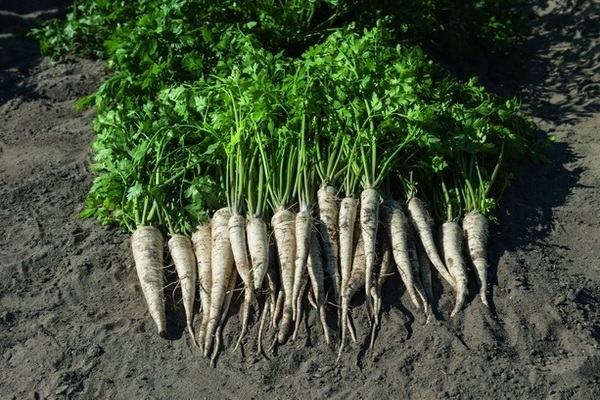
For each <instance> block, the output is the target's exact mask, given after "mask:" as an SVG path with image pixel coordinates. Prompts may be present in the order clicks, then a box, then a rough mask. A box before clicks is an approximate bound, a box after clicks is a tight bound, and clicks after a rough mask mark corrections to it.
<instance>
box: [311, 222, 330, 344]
mask: <svg viewBox="0 0 600 400" xmlns="http://www.w3.org/2000/svg"><path fill="white" fill-rule="evenodd" d="M307 269H308V276H309V277H310V283H311V288H312V294H313V297H314V298H315V309H316V310H317V319H318V320H319V321H321V326H322V327H323V335H325V342H326V343H327V344H329V327H328V326H327V318H326V315H325V277H324V272H323V259H322V252H321V243H319V238H318V237H317V229H316V227H315V226H313V227H312V228H311V233H310V251H309V255H308V262H307Z"/></svg>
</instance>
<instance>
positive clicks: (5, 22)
mask: <svg viewBox="0 0 600 400" xmlns="http://www.w3.org/2000/svg"><path fill="white" fill-rule="evenodd" d="M12 3H15V2H12ZM69 3H70V2H69V1H65V0H62V1H60V0H46V1H36V2H20V3H18V4H17V3H15V4H13V5H10V6H6V5H3V7H4V8H3V9H0V69H1V70H0V354H1V360H0V361H1V362H0V376H2V379H0V393H2V395H1V396H0V397H2V398H7V399H11V398H13V399H64V398H68V399H76V398H77V399H99V398H114V399H167V398H176V399H192V398H210V399H235V398H244V399H249V398H262V397H264V396H268V397H269V398H273V399H280V398H281V399H284V398H285V399H288V398H339V399H344V398H353V399H354V398H356V399H360V398H379V397H382V396H386V397H390V396H393V397H394V398H405V399H437V398H454V399H480V398H494V399H504V398H505V399H515V398H518V399H582V400H583V399H590V398H598V397H600V351H599V349H600V246H599V245H598V243H600V212H599V211H598V199H600V126H599V125H600V101H599V100H600V71H599V66H600V3H598V2H594V1H587V2H576V1H571V0H552V1H543V0H537V1H530V2H529V3H530V5H531V7H532V9H533V10H534V11H535V13H536V15H537V18H536V19H535V20H534V21H533V24H534V32H533V34H532V36H531V38H529V40H528V42H527V48H529V49H530V52H529V56H528V57H527V59H526V60H524V65H523V67H522V68H521V69H518V71H520V72H519V73H510V72H507V71H506V70H503V69H494V66H493V65H491V66H490V65H485V66H484V67H485V68H483V69H484V70H485V74H484V76H483V81H484V82H485V84H486V85H487V86H488V87H489V88H490V89H492V90H495V91H498V92H500V93H508V94H516V95H518V96H520V97H521V98H522V99H523V105H524V108H525V110H527V112H528V113H530V115H532V116H533V117H534V119H535V122H536V123H537V126H538V127H539V129H540V133H541V134H544V135H548V134H550V135H554V136H555V137H556V144H555V146H554V147H553V148H552V149H551V150H550V152H549V154H548V156H549V159H550V162H549V163H547V164H531V165H525V166H524V167H523V170H522V172H521V173H520V175H519V176H518V177H517V179H516V181H515V183H514V185H513V186H512V187H511V188H510V189H509V190H508V191H507V192H506V193H505V194H504V196H503V197H502V201H501V205H500V207H499V209H498V210H497V213H496V215H497V217H498V219H499V224H497V225H492V226H491V232H490V240H489V258H490V262H491V271H490V272H491V279H490V283H491V292H490V299H491V310H488V309H486V308H485V307H484V306H483V305H482V304H481V302H480V301H479V299H478V298H477V297H476V294H475V289H476V288H475V286H473V287H470V289H471V291H470V292H471V294H470V295H469V297H468V299H467V304H466V307H465V308H464V310H463V311H461V312H460V313H459V314H458V315H456V316H455V317H454V318H452V319H449V313H450V311H451V310H452V306H453V296H452V293H451V291H449V290H448V289H447V288H446V289H445V290H444V287H442V286H438V289H439V290H438V291H437V292H436V298H437V299H438V302H437V304H435V309H436V320H435V321H434V322H432V323H429V324H424V321H423V318H422V317H421V316H420V315H419V314H416V313H415V312H414V309H413V307H412V304H411V302H410V300H409V298H408V295H407V294H406V293H405V291H404V289H403V287H402V286H401V285H400V284H399V283H398V282H399V278H398V276H397V275H394V276H392V277H391V278H389V279H388V281H387V283H386V287H385V290H384V293H385V295H384V299H383V303H384V310H383V315H382V325H381V330H380V332H379V334H378V336H377V338H376V341H375V349H374V350H371V351H367V350H366V347H367V346H368V343H369V340H370V338H369V337H368V332H369V327H368V322H367V319H366V318H365V315H364V313H362V310H363V309H364V307H363V306H362V304H361V301H360V298H357V300H356V301H355V302H354V303H355V305H357V307H355V308H354V310H353V316H354V321H355V324H356V330H357V336H358V342H357V343H350V344H349V345H348V347H347V348H346V350H345V351H344V352H343V353H342V357H341V360H340V362H339V363H337V364H336V356H337V351H336V350H337V349H336V348H335V347H333V346H331V347H330V346H327V345H326V344H325V342H324V338H323V335H322V334H321V331H320V325H319V322H318V321H317V320H316V315H315V313H314V312H313V311H307V314H306V316H307V319H306V323H305V324H304V325H303V326H302V327H301V332H300V334H299V337H298V339H297V340H296V341H289V342H288V343H286V344H285V345H282V346H279V347H277V348H276V349H273V350H272V351H268V352H267V356H266V357H262V356H257V355H256V354H255V348H256V343H255V340H256V331H257V325H254V326H252V327H251V332H250V334H249V335H248V337H247V339H246V340H245V341H244V345H243V351H240V352H233V351H232V350H233V346H234V344H235V340H236V338H237V333H238V332H239V328H240V325H239V313H234V314H233V315H232V316H231V317H230V318H229V320H228V321H227V324H226V326H225V329H224V349H223V351H222V353H221V355H220V356H219V358H218V360H217V364H216V367H214V368H213V367H211V366H210V363H209V361H208V360H207V359H205V358H203V357H202V356H201V354H200V352H199V351H198V349H197V348H194V346H193V345H192V343H191V341H190V339H189V338H188V337H187V336H186V334H185V331H184V327H185V322H184V318H183V312H182V305H181V304H177V303H173V304H170V305H169V309H168V315H169V332H170V334H169V338H168V339H167V340H165V339H162V338H160V337H159V336H158V335H157V334H156V332H155V327H154V325H153V322H152V321H151V319H150V317H149V315H148V312H147V310H146V306H145V303H144V301H143V298H142V293H141V290H140V287H139V284H138V281H137V277H136V275H135V270H134V268H133V265H132V264H133V260H132V258H131V253H130V249H129V241H128V237H127V236H126V235H123V234H121V233H119V232H118V231H116V230H115V229H112V228H107V227H102V226H99V225H98V224H97V223H96V222H94V221H91V220H87V221H82V220H80V219H78V218H77V213H78V212H79V211H80V210H81V209H82V206H83V201H84V197H85V194H86V193H87V190H88V189H89V187H90V184H91V181H92V179H93V174H92V173H91V172H90V160H91V150H90V144H91V142H92V140H93V130H92V119H93V111H85V112H76V111H74V109H73V104H74V102H75V101H76V100H77V99H79V98H80V97H82V96H84V95H86V94H89V93H91V92H93V91H94V90H95V89H96V88H97V86H98V85H99V83H100V82H102V80H103V79H104V78H105V77H106V73H105V71H104V64H103V63H102V62H93V61H86V60H78V59H74V58H70V59H66V60H64V61H62V62H60V63H58V64H54V65H53V64H50V63H49V62H48V60H46V59H44V58H42V57H41V56H40V54H39V50H38V48H37V44H36V42H35V41H34V40H33V39H30V38H27V37H26V36H25V33H26V32H27V31H28V30H29V29H30V28H31V27H33V26H34V24H35V23H36V20H37V19H43V18H48V17H52V16H55V15H64V13H65V11H66V9H67V8H66V7H67V6H68V4H69ZM3 4H4V3H3ZM474 68H475V69H477V66H475V67H474ZM479 72H481V71H479ZM470 277H471V278H472V276H470ZM169 294H170V293H169ZM236 301H239V299H236ZM329 309H330V311H331V310H333V309H334V308H333V307H329ZM272 335H273V332H272V331H269V332H268V333H267V334H266V337H267V338H271V337H272Z"/></svg>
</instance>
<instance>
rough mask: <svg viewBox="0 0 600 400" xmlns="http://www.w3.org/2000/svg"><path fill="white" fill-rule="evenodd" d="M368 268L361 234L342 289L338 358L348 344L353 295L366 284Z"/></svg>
mask: <svg viewBox="0 0 600 400" xmlns="http://www.w3.org/2000/svg"><path fill="white" fill-rule="evenodd" d="M366 269H367V262H366V260H365V247H364V244H363V240H362V236H359V239H358V243H357V244H356V250H355V252H354V258H353V262H352V272H351V274H350V278H349V279H348V283H347V285H346V287H344V288H343V291H342V318H341V319H342V320H341V323H340V326H341V329H342V339H341V341H340V350H339V353H338V359H339V357H340V356H341V354H342V350H343V348H344V346H345V344H346V329H349V325H348V324H349V322H348V319H349V316H348V314H349V312H350V311H349V308H350V301H351V300H352V296H354V294H355V293H356V292H357V291H358V289H360V288H361V287H364V285H365V270H366ZM365 297H366V296H365Z"/></svg>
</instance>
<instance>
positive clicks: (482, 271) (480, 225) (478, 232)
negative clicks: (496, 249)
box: [462, 211, 489, 307]
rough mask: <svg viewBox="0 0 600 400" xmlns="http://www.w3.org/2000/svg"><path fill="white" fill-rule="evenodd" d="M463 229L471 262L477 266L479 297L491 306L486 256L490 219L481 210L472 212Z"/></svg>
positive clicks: (466, 217)
mask: <svg viewBox="0 0 600 400" xmlns="http://www.w3.org/2000/svg"><path fill="white" fill-rule="evenodd" d="M462 229H463V232H464V236H465V238H466V243H467V249H468V250H469V257H470V259H471V263H472V264H473V266H474V267H475V271H476V273H477V280H478V281H479V282H478V283H479V297H480V298H481V302H482V303H483V304H485V306H486V307H489V304H488V300H487V284H488V272H487V270H488V262H487V257H486V248H487V239H488V219H487V218H486V217H485V216H484V215H483V214H481V213H479V212H476V211H475V212H470V213H468V214H467V215H465V216H464V218H463V222H462Z"/></svg>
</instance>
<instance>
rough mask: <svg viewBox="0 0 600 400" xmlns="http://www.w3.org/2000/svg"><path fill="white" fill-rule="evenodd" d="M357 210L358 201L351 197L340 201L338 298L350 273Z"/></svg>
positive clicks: (346, 284) (346, 283)
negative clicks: (339, 287)
mask: <svg viewBox="0 0 600 400" xmlns="http://www.w3.org/2000/svg"><path fill="white" fill-rule="evenodd" d="M357 210H358V201H357V200H356V199H355V198H352V197H346V198H344V199H342V202H341V204H340V213H339V227H340V272H341V279H342V281H341V288H342V290H340V296H342V295H343V292H344V290H343V289H344V288H345V287H346V286H348V280H349V279H350V274H351V272H352V258H353V256H354V226H355V222H356V213H357Z"/></svg>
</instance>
